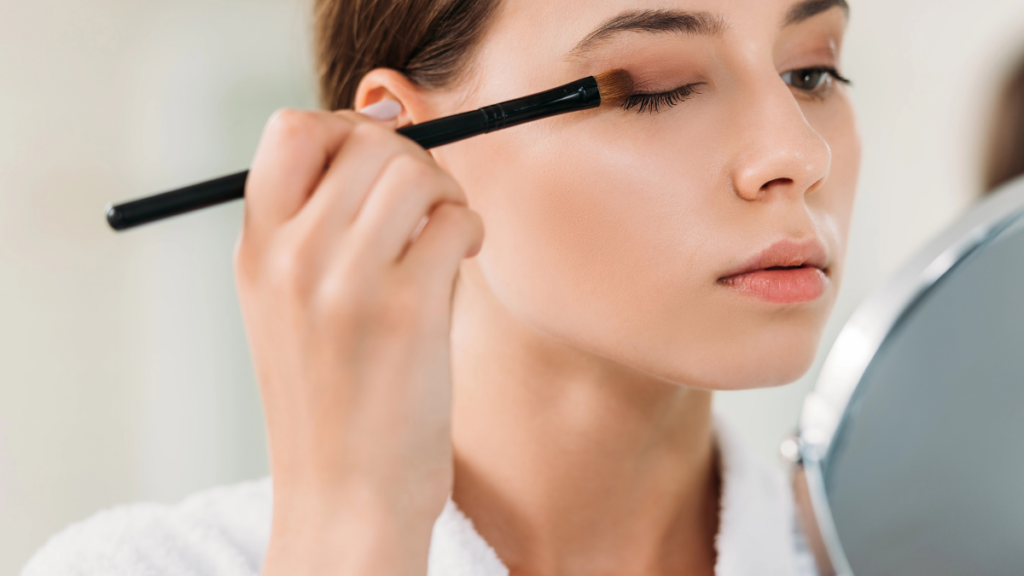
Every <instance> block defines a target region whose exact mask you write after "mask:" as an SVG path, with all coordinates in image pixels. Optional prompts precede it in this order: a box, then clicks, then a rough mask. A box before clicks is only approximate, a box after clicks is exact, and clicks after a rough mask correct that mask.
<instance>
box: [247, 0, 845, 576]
mask: <svg viewBox="0 0 1024 576" xmlns="http://www.w3.org/2000/svg"><path fill="white" fill-rule="evenodd" d="M794 6H796V3H795V2H793V0H769V1H765V0H741V1H735V2H733V1H730V2H724V1H722V0H692V1H684V0H669V1H664V2H659V3H655V2H647V1H628V0H600V1H592V0H588V1H584V0H578V1H573V0H564V1H551V0H517V1H516V2H506V3H505V4H504V5H503V8H502V10H500V11H499V14H498V15H497V17H496V18H495V21H494V22H493V23H492V25H491V28H490V29H489V31H488V32H487V34H486V35H485V37H484V39H483V42H482V44H481V46H480V47H479V50H478V51H477V53H475V54H474V56H473V62H472V66H471V73H469V74H467V76H466V77H465V78H464V79H462V80H461V81H460V82H459V83H457V85H453V86H451V87H450V88H449V89H446V90H440V91H425V90H421V89H419V88H418V87H416V86H415V85H413V84H412V83H410V82H409V81H408V80H407V79H406V78H404V77H403V76H401V75H400V74H398V73H396V72H394V71H389V70H375V71H373V72H371V73H370V74H368V75H367V76H366V77H365V78H364V80H363V82H362V84H361V85H360V90H359V94H358V96H357V108H360V107H363V106H367V105H370V104H373V103H376V102H380V101H382V100H394V101H397V102H399V103H400V104H401V109H402V112H401V113H400V114H399V115H398V117H397V119H395V120H394V121H391V122H380V121H372V120H369V119H367V118H365V117H363V116H361V115H359V114H356V113H353V112H342V113H336V114H328V113H313V112H308V113H307V112H285V113H282V114H279V115H277V116H276V117H275V119H274V120H272V121H271V122H270V124H269V125H268V128H267V131H266V133H265V135H264V138H263V140H262V142H261V145H260V149H259V151H258V153H257V156H256V159H255V161H254V164H253V170H252V173H251V177H250V184H249V188H248V190H247V212H246V223H245V228H244V231H243V234H242V237H241V240H240V242H239V248H238V256H237V276H238V284H239V292H240V294H241V300H242V305H243V310H244V313H245V318H246V323H247V327H248V332H249V337H250V341H251V346H252V349H253V356H254V358H255V362H256V368H257V374H258V377H259V381H260V386H261V391H262V394H263V398H264V406H265V412H266V420H267V428H268V436H269V445H270V452H271V467H272V473H273V476H274V519H273V527H272V534H271V541H270V548H269V550H268V555H267V561H266V565H265V568H264V574H267V575H276V574H308V575H316V574H366V573H373V574H421V575H422V574H423V573H425V567H426V557H427V551H428V548H429V540H430V529H431V526H432V523H433V521H434V519H435V518H436V516H437V514H438V513H439V512H440V510H441V508H442V506H443V505H444V502H445V500H446V498H447V497H448V495H449V494H452V497H453V499H454V500H455V501H456V503H458V504H459V506H460V507H461V508H462V509H463V510H464V511H465V512H466V513H467V515H468V516H469V517H470V518H472V519H473V521H474V523H475V524H476V526H477V528H478V530H479V531H480V533H481V535H482V536H483V537H484V538H485V539H486V540H487V541H488V542H489V543H491V544H492V545H493V546H494V547H495V549H496V551H497V552H498V555H499V557H501V559H502V560H503V561H504V562H505V564H506V565H507V566H509V568H510V569H511V571H512V573H513V574H531V575H552V576H553V575H565V576H576V575H580V576H583V575H586V576H593V575H595V574H637V575H640V574H643V575H660V574H675V575H679V574H685V575H698V574H699V575H706V574H712V573H713V570H714V562H715V551H714V544H713V543H714V537H715V534H716V533H717V529H718V519H717V511H718V492H719V479H718V475H717V465H716V460H715V458H716V456H715V450H714V439H713V434H712V427H711V395H712V390H717V389H744V388H752V387H758V386H771V385H778V384H783V383H786V382H788V381H791V380H793V379H795V378H796V377H797V376H799V375H800V374H801V373H802V372H803V371H805V370H806V369H807V367H808V365H809V363H810V361H811V359H812V358H813V354H814V351H815V348H816V345H817V340H818V338H819V337H820V334H821V330H822V328H823V325H824V322H825V320H826V319H827V315H828V312H829V310H830V308H831V305H832V303H833V302H834V299H835V295H836V291H837V290H838V283H839V279H840V277H841V271H842V254H843V252H844V248H845V242H846V231H847V227H848V223H849V216H850V210H851V206H852V200H853V193H854V189H855V187H856V175H857V169H858V165H859V141H858V138H857V133H856V129H855V125H854V119H853V114H852V109H851V106H850V102H849V98H848V95H847V92H846V89H845V87H843V86H842V85H840V84H839V83H838V81H835V80H834V79H833V78H832V77H831V76H829V78H828V79H826V80H825V81H823V82H822V83H821V84H820V85H816V86H814V87H813V89H811V88H809V87H808V86H807V85H806V82H805V83H804V84H801V85H797V84H794V83H792V82H790V81H789V80H790V79H791V76H788V75H787V73H788V72H791V71H793V70H802V69H807V68H811V67H822V66H824V67H838V66H839V62H838V58H839V47H840V46H841V43H842V36H843V31H844V27H845V22H846V18H845V12H844V11H843V9H842V8H840V7H831V8H828V9H826V10H824V11H820V12H816V13H814V14H812V15H810V16H807V15H806V14H805V17H803V18H797V19H793V18H792V15H793V14H795V12H793V8H794ZM638 10H639V11H643V10H679V11H681V10H685V11H691V12H693V11H697V12H701V13H706V14H707V15H710V16H711V17H713V20H715V21H716V22H718V23H719V26H717V27H715V30H713V31H710V32H709V33H707V34H703V33H700V34H698V33H693V31H692V30H691V31H690V32H688V33H680V32H679V31H678V30H672V31H659V32H651V31H624V32H619V33H616V34H611V35H607V36H605V37H603V38H602V39H600V41H598V42H595V43H594V44H592V45H590V46H587V47H585V49H580V48H579V47H580V41H581V39H583V38H586V37H587V36H588V33H589V32H590V31H591V30H594V29H595V28H597V27H599V26H600V25H601V24H602V23H603V22H606V21H608V19H609V18H612V17H615V16H616V15H618V14H620V13H622V12H623V11H638ZM574 48H577V49H576V50H575V51H574ZM612 68H625V69H626V70H627V71H629V72H630V73H631V74H632V75H633V76H634V78H635V79H636V80H637V81H638V83H639V84H638V85H639V88H640V90H641V91H642V92H652V93H653V92H664V91H667V90H671V89H674V88H677V87H679V86H682V85H690V84H692V85H694V86H696V87H697V90H696V95H692V96H690V97H688V98H687V99H686V100H685V101H682V102H678V103H677V104H676V105H674V106H669V105H665V106H663V107H662V108H661V109H660V110H659V111H658V112H657V113H654V114H650V113H644V114H638V113H637V110H635V109H634V110H622V109H611V110H609V109H606V108H603V109H601V110H597V111H593V112H586V113H578V114H573V115H569V116H564V117H559V118H554V119H550V120H545V121H543V122H538V123H535V124H531V125H527V126H522V127H519V128H516V129H513V130H508V131H504V132H500V133H496V134H493V135H489V136H487V137H482V138H478V139H474V140H472V141H468V142H464V143H459V144H455V145H451V146H447V147H444V148H441V149H438V150H435V151H432V153H430V154H427V153H426V152H424V151H423V150H421V149H418V148H417V147H416V146H415V145H413V144H412V143H411V142H408V141H406V140H404V139H402V138H401V137H399V136H397V135H395V134H394V133H393V128H394V127H395V126H396V125H404V124H408V123H417V122H422V121H424V120H428V119H431V118H435V117H439V116H443V115H445V114H449V113H453V112H457V111H462V110H466V109H470V108H473V107H477V106H481V105H485V104H489V103H492V102H495V101H500V100H502V99H505V98H508V97H513V96H518V95H522V94H526V93H529V92H532V91H535V90H540V89H543V88H547V87H550V86H554V85H557V84H560V83H564V82H566V81H569V80H573V79H576V78H578V77H582V76H586V75H589V74H595V73H598V72H602V71H605V70H608V69H612ZM325 166H326V169H325ZM470 207H472V210H471V209H470ZM425 215H429V222H428V223H427V225H426V227H425V228H424V229H423V231H422V233H420V234H419V235H418V236H415V237H413V236H414V234H415V231H416V230H417V225H418V224H419V222H420V221H421V218H422V217H423V216H425ZM483 227H486V228H487V239H486V241H484V240H483ZM780 242H782V243H786V242H788V243H789V244H787V245H788V246H791V248H790V249H788V250H789V251H790V252H793V253H794V254H797V256H794V258H797V259H798V260H799V259H800V258H803V259H804V260H805V261H808V262H810V261H812V260H813V263H814V267H813V268H814V271H813V273H814V274H817V276H815V278H818V280H819V281H820V282H819V284H817V285H816V286H817V287H818V288H819V289H820V290H819V292H820V293H815V294H814V295H813V297H809V296H806V294H804V295H802V296H800V297H799V298H795V297H794V298H790V300H787V301H786V302H784V303H781V302H780V300H779V298H778V297H776V296H777V295H776V296H771V297H768V296H765V294H766V293H767V292H765V291H764V290H761V291H758V290H760V288H758V290H747V291H744V290H741V289H738V288H737V286H742V285H743V284H742V283H739V282H736V281H734V280H735V278H736V277H735V276H734V274H735V273H736V272H737V270H739V269H741V268H743V267H744V266H745V264H746V263H749V262H751V261H752V259H755V258H756V257H757V256H758V254H760V253H762V252H763V251H764V250H765V249H766V248H769V247H772V246H776V245H778V244H779V243H780ZM792 246H796V248H792ZM467 256H468V257H470V259H466V260H464V258H466V257H467ZM785 265H786V266H789V264H785ZM805 268H807V267H805ZM757 286H760V285H757ZM787 294H788V293H787ZM801 294H803V293H801ZM784 296H785V295H784ZM787 297H788V296H787ZM773 298H774V299H773ZM797 300H799V301H797Z"/></svg>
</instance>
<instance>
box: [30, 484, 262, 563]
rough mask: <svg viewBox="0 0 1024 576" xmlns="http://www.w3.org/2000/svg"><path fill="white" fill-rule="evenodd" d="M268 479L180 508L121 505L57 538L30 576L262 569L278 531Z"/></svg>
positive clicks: (215, 493) (45, 548)
mask: <svg viewBox="0 0 1024 576" xmlns="http://www.w3.org/2000/svg"><path fill="white" fill-rule="evenodd" d="M270 511H271V487H270V480H269V479H264V480H259V481H254V482H247V483H244V484H238V485H233V486H225V487H220V488H215V489H212V490H207V491H205V492H200V493H198V494H195V495H193V496H190V497H189V498H187V499H185V500H184V501H182V502H181V503H179V504H176V505H173V506H167V505H161V504H133V505H128V506H119V507H116V508H111V509H109V510H105V511H103V512H99V513H97V514H95V515H93V516H92V517H90V518H88V519H86V520H83V521H81V522H78V523H75V524H72V525H71V526H69V527H67V528H65V529H64V530H63V531H61V532H60V533H58V534H56V535H54V536H53V537H51V538H50V539H49V540H48V541H47V542H46V544H44V545H43V547H42V548H41V549H40V550H39V551H38V552H36V554H35V555H34V556H33V557H32V558H31V559H30V560H29V562H28V564H26V565H25V568H24V571H23V572H22V576H43V575H45V576H65V575H67V576H70V575H75V576H92V575H100V574H103V575H105V576H106V575H110V576H119V575H121V574H126V575H127V574H131V575H132V576H162V575H165V574H166V575H170V574H175V575H179V574H180V575H196V576H199V575H203V576H206V575H211V576H213V575H215V576H243V575H244V576H252V575H255V574H258V573H259V571H260V569H261V567H262V564H263V556H264V553H265V550H266V546H267V542H268V540H269V536H270Z"/></svg>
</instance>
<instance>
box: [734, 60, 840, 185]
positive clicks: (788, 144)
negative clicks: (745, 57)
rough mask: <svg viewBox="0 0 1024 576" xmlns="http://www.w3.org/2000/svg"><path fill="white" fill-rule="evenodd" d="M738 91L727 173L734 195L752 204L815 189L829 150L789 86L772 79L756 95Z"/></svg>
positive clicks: (762, 83)
mask: <svg viewBox="0 0 1024 576" xmlns="http://www.w3.org/2000/svg"><path fill="white" fill-rule="evenodd" d="M740 92H741V93H742V94H741V96H740V97H739V98H738V99H737V102H736V104H737V112H738V113H737V114H734V115H733V119H734V121H735V122H737V125H736V126H735V127H734V129H733V131H732V133H733V134H737V135H738V139H739V140H738V142H737V143H736V144H737V148H735V149H736V150H739V153H738V154H737V155H736V156H735V157H734V161H733V165H732V166H731V169H730V170H729V172H730V177H731V180H732V186H733V190H734V191H735V193H736V195H737V196H739V197H740V198H742V199H744V200H748V201H751V202H753V201H757V200H767V199H770V198H772V197H775V196H779V195H786V196H794V197H801V196H803V195H805V194H810V193H812V192H814V191H815V190H817V189H818V188H820V187H821V184H822V183H823V182H824V181H825V179H826V178H827V177H828V173H829V168H830V166H831V164H832V151H831V150H830V149H829V147H828V143H827V142H826V141H825V139H824V138H823V137H822V136H821V134H819V133H818V132H817V131H816V130H815V129H814V128H813V127H812V126H811V125H810V124H809V123H808V121H807V118H806V117H805V116H804V113H803V110H801V108H800V105H799V103H798V102H797V100H796V98H795V97H794V95H793V93H792V91H791V89H790V88H789V86H787V85H786V84H785V83H783V82H782V80H781V79H780V78H779V77H778V76H774V77H766V78H764V79H762V80H761V81H760V82H759V85H758V86H757V88H756V89H755V90H741V91H740ZM812 105H814V104H812Z"/></svg>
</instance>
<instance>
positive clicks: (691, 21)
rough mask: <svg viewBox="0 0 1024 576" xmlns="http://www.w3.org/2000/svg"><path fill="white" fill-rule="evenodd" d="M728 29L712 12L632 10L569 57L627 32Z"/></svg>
mask: <svg viewBox="0 0 1024 576" xmlns="http://www.w3.org/2000/svg"><path fill="white" fill-rule="evenodd" d="M812 1H818V0H812ZM837 1H842V0H837ZM724 29H725V21H724V20H723V19H722V17H721V16H717V15H714V14H711V13H710V12H687V11H681V10H631V11H627V12H623V13H621V14H619V15H618V16H614V17H612V18H610V19H608V20H606V21H605V22H604V23H603V24H601V25H600V26H598V27H597V28H596V29H595V30H594V31H593V32H591V33H590V34H588V35H587V37H586V38H584V39H583V40H580V42H579V43H578V44H576V46H575V47H574V48H573V49H572V50H570V51H569V54H568V55H567V57H569V58H572V57H575V56H579V55H580V54H582V53H584V52H586V51H588V50H590V49H591V48H593V47H595V46H596V45H598V44H600V43H601V42H604V41H605V40H608V39H609V38H611V37H612V36H615V35H617V34H621V33H623V32H651V33H662V32H674V33H679V34H687V35H694V36H719V35H721V34H722V31H723V30H724Z"/></svg>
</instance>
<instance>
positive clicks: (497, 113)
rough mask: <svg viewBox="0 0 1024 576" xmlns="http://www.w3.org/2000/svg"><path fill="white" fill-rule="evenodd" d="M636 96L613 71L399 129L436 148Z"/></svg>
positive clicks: (229, 189) (178, 195) (192, 197)
mask: <svg viewBox="0 0 1024 576" xmlns="http://www.w3.org/2000/svg"><path fill="white" fill-rule="evenodd" d="M632 92H633V80H632V79H631V78H630V76H629V73H627V72H626V71H625V70H611V71H609V72H604V73H602V74H598V75H597V76H590V77H587V78H583V79H582V80H577V81H575V82H570V83H569V84H566V85H564V86H559V87H558V88H553V89H551V90H547V91H544V92H540V93H538V94H533V95H531V96H526V97H523V98H517V99H515V100H509V101H507V102H502V103H500V104H493V105H491V106H485V107H483V108H480V109H479V110H473V111H472V112H463V113H461V114H455V115H453V116H447V117H445V118H438V119H437V120H430V121H429V122H423V123H422V124H414V125H412V126H406V127H404V128H399V129H398V130H397V132H398V133H399V134H402V135H404V136H406V137H408V138H410V139H412V140H413V141H414V142H416V143H417V144H419V145H420V146H423V147H424V148H434V147H435V146H443V145H445V144H451V143H452V142H458V141H459V140H465V139H466V138H470V137H472V136H476V135H478V134H487V133H488V132H493V131H495V130H501V129H503V128H511V127H512V126H518V125H519V124H523V123H525V122H532V121H534V120H540V119H542V118H548V117H551V116H556V115H558V114H564V113H566V112H575V111H577V110H588V109H590V108H597V107H598V106H602V105H605V106H609V105H610V106H616V105H619V104H622V103H623V102H624V101H625V100H626V98H628V97H629V96H630V94H632ZM248 176H249V172H248V171H245V172H239V173H238V174H232V175H230V176H224V177H221V178H217V179H216V180H209V181H207V182H202V183H200V184H194V185H192V186H188V187H187V188H181V189H179V190H173V191H171V192H165V193H163V194H157V195H155V196H149V197H146V198H140V199H139V200H133V201H131V202H125V203H124V204H118V205H116V206H110V207H108V208H107V223H109V224H110V227H111V228H113V229H114V230H125V229H127V228H132V227H134V226H139V225H141V224H146V223H148V222H153V221H155V220H161V219H163V218H170V217H171V216H177V215H178V214H183V213H185V212H191V211H193V210H199V209H201V208H207V207H209V206H214V205H217V204H221V203H224V202H228V201H230V200H237V199H239V198H243V197H244V196H245V181H246V178H247V177H248Z"/></svg>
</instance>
